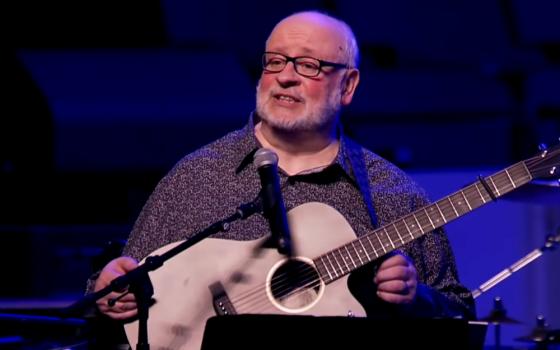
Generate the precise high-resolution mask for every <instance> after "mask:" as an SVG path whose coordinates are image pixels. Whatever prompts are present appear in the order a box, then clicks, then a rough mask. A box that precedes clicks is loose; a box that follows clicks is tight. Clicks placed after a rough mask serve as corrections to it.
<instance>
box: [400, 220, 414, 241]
mask: <svg viewBox="0 0 560 350" xmlns="http://www.w3.org/2000/svg"><path fill="white" fill-rule="evenodd" d="M402 222H404V227H406V230H407V231H408V234H409V235H410V238H411V239H414V236H413V235H412V232H410V229H409V228H408V225H407V224H406V220H404V219H403V220H402Z"/></svg>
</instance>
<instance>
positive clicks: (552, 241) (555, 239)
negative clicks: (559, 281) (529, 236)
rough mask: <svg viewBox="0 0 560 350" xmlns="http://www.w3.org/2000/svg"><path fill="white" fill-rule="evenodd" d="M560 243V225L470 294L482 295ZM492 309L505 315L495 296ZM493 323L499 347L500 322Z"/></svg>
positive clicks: (498, 299)
mask: <svg viewBox="0 0 560 350" xmlns="http://www.w3.org/2000/svg"><path fill="white" fill-rule="evenodd" d="M559 243H560V227H558V228H557V229H556V234H551V235H548V236H547V237H546V242H545V244H544V245H543V246H542V247H540V248H537V249H534V250H533V251H531V252H530V253H529V254H527V255H525V256H524V257H523V258H521V259H519V260H518V261H516V262H515V263H513V264H512V265H510V266H509V267H508V268H506V269H504V270H502V271H500V272H499V273H498V274H497V275H495V276H494V277H492V278H490V279H489V280H488V281H486V282H485V283H483V284H481V285H480V286H479V287H478V288H477V289H475V290H473V291H472V292H471V293H472V296H473V299H476V298H478V297H479V296H481V295H482V293H485V292H487V291H488V290H490V289H491V288H493V287H495V286H496V285H497V284H498V283H500V282H502V281H503V280H505V279H506V278H508V277H510V276H511V275H513V273H514V272H517V271H519V270H521V269H522V268H523V267H525V266H527V265H528V264H530V263H531V262H533V261H535V260H536V259H537V258H539V257H540V256H541V255H542V254H543V252H545V251H549V250H553V249H554V248H556V246H557V245H558V244H559ZM494 305H495V306H494V311H495V312H498V313H500V312H501V313H503V315H502V316H504V315H505V311H504V308H503V305H502V304H501V299H500V298H496V299H494ZM493 323H494V338H495V345H496V349H500V347H501V344H500V343H501V341H500V322H493Z"/></svg>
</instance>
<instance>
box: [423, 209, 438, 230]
mask: <svg viewBox="0 0 560 350" xmlns="http://www.w3.org/2000/svg"><path fill="white" fill-rule="evenodd" d="M424 213H426V216H427V217H428V220H429V221H430V225H432V228H433V229H434V230H435V228H436V227H435V225H434V222H433V221H432V218H430V214H428V211H427V210H426V208H424Z"/></svg>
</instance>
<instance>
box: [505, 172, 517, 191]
mask: <svg viewBox="0 0 560 350" xmlns="http://www.w3.org/2000/svg"><path fill="white" fill-rule="evenodd" d="M506 175H507V177H508V179H509V182H511V184H512V186H513V188H516V187H517V186H516V185H515V182H513V179H512V178H511V176H510V175H509V171H508V170H507V169H506Z"/></svg>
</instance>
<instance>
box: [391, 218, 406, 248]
mask: <svg viewBox="0 0 560 350" xmlns="http://www.w3.org/2000/svg"><path fill="white" fill-rule="evenodd" d="M393 227H394V228H395V231H396V232H397V236H399V239H400V240H401V242H402V244H404V239H403V238H402V236H401V234H400V233H399V229H398V228H397V225H395V223H393Z"/></svg>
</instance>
